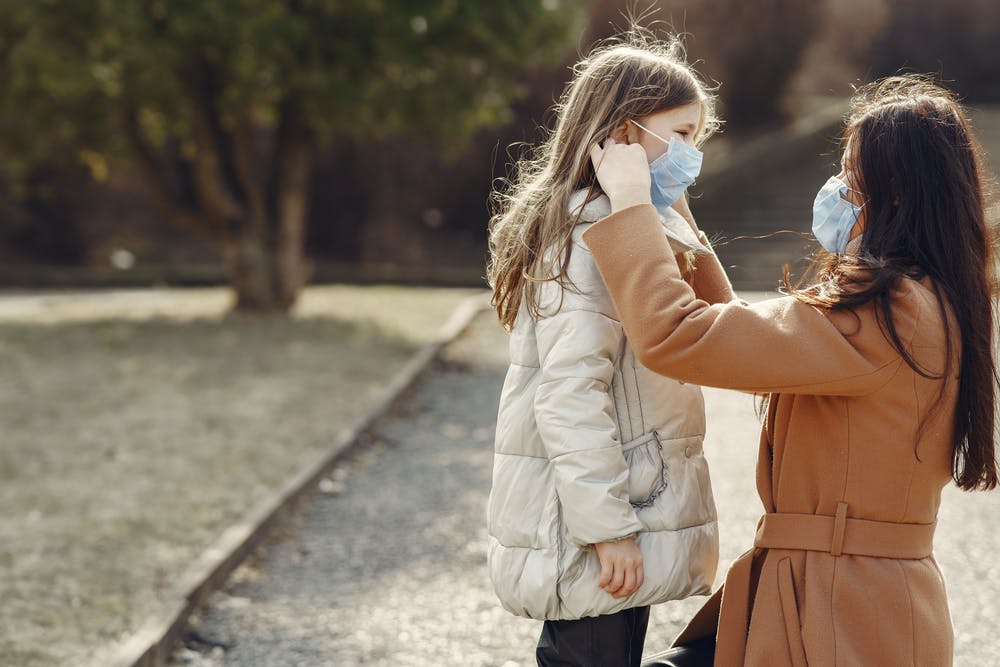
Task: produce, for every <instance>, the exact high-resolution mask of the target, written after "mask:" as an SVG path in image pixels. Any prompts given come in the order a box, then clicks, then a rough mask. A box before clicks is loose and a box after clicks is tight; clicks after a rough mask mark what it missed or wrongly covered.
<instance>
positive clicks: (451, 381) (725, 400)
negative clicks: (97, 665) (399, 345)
mask: <svg viewBox="0 0 1000 667" xmlns="http://www.w3.org/2000/svg"><path fill="white" fill-rule="evenodd" d="M506 359H507V356H506V336H505V335H504V334H503V333H502V331H500V330H499V328H498V327H497V326H496V325H495V319H494V318H493V317H492V315H491V314H489V313H486V314H484V315H483V316H481V317H480V318H479V319H478V320H477V321H476V322H475V324H474V325H473V327H472V328H471V329H470V330H469V331H468V332H467V334H466V335H465V336H463V337H462V338H460V339H459V340H458V341H456V342H455V343H453V344H452V345H450V346H449V347H448V348H447V349H446V351H445V353H444V355H443V356H442V359H441V361H440V362H438V363H437V364H436V366H435V367H434V369H433V370H432V372H430V373H428V374H427V375H426V376H425V377H424V379H423V380H422V381H421V382H420V383H419V385H418V386H417V387H416V388H415V389H414V390H413V391H412V392H411V394H410V395H409V396H408V397H407V399H406V400H404V401H402V402H401V405H400V407H399V408H397V410H396V412H395V413H394V414H392V415H390V416H389V417H387V418H385V419H384V420H382V422H381V423H380V424H379V425H378V428H377V429H376V432H375V434H374V437H373V439H372V441H371V442H369V443H366V444H365V445H364V446H362V447H359V448H358V449H357V450H356V452H355V454H354V455H353V456H352V458H351V460H349V461H347V462H345V463H344V465H343V466H342V467H341V468H340V469H339V470H338V471H336V472H335V473H334V475H332V479H331V480H329V481H328V482H326V483H325V484H323V485H322V488H323V489H324V491H321V492H318V493H317V494H316V495H315V496H314V497H313V499H312V500H310V501H309V503H308V504H307V505H306V506H304V507H303V509H302V510H301V511H300V512H299V513H298V515H297V516H296V517H295V518H294V519H293V520H291V521H290V522H289V523H288V524H287V525H286V526H285V528H284V529H283V534H281V535H276V536H274V538H273V539H272V540H271V541H270V542H269V543H268V544H267V545H265V546H264V547H263V548H262V549H261V550H260V551H259V553H258V554H256V556H255V557H254V558H252V559H251V561H250V562H247V563H245V564H244V565H243V566H242V567H241V568H240V569H239V570H237V572H236V573H235V574H234V576H233V578H232V579H231V580H230V581H229V582H228V584H227V586H226V589H225V590H224V591H220V592H219V593H217V594H216V595H215V596H214V598H213V600H212V603H211V605H210V607H209V608H208V609H207V610H205V611H204V613H203V614H202V615H201V616H200V617H198V618H195V619H193V620H194V622H193V624H192V632H191V639H190V641H189V643H188V648H185V649H181V650H180V651H178V653H177V654H176V656H175V663H174V664H176V665H180V664H188V665H200V666H203V667H208V666H213V667H214V666H222V665H240V666H253V667H257V666H276V667H277V666H281V667H286V666H289V665H303V666H306V665H309V666H311V665H337V666H350V665H374V666H389V665H392V666H394V667H395V666H399V665H410V666H414V667H417V666H419V667H425V666H426V667H430V666H431V665H433V666H435V667H438V666H442V665H462V666H477V665H480V666H485V665H496V666H503V667H514V666H516V665H532V664H534V662H533V649H534V644H535V641H536V639H537V634H538V631H539V627H540V623H538V622H536V621H530V620H526V619H521V618H517V617H514V616H511V615H509V614H507V613H506V612H505V611H503V610H502V609H501V608H500V606H499V604H498V603H497V602H496V600H495V598H494V596H493V592H492V590H491V588H490V584H489V579H488V576H487V572H486V532H485V525H484V517H485V505H486V498H487V494H488V493H489V487H490V473H491V464H492V451H491V450H492V437H493V428H494V425H495V421H496V407H497V400H498V397H499V393H500V387H501V384H502V382H503V376H504V372H505V370H506ZM706 399H707V403H708V410H709V424H710V428H709V434H708V438H707V440H706V452H707V454H708V456H709V458H710V461H711V465H712V474H713V480H714V484H715V492H716V496H717V500H718V505H719V512H720V516H721V530H722V556H723V562H722V563H721V567H722V568H725V567H726V566H727V565H728V563H729V559H732V558H733V557H735V556H736V555H738V554H739V553H740V552H742V551H743V550H744V549H745V547H746V545H748V544H749V543H750V541H751V536H752V533H753V527H754V525H755V523H756V517H757V516H758V514H759V502H758V501H757V499H756V494H755V490H754V474H753V465H754V456H755V453H756V431H757V428H758V422H757V419H756V417H755V416H754V413H753V403H752V398H751V397H749V396H745V395H742V394H737V393H734V392H727V391H718V390H706ZM998 526H1000V492H998V493H994V494H973V495H969V494H961V493H960V492H958V491H957V490H953V489H949V491H948V493H946V496H945V501H944V506H943V507H942V511H941V527H940V529H939V531H938V537H937V545H938V551H937V553H938V560H939V562H940V564H941V567H942V569H943V570H944V572H945V577H946V578H947V580H948V583H949V592H950V595H951V600H952V615H953V618H954V622H955V629H956V642H957V654H956V664H957V665H998V664H1000V633H997V632H996V630H997V628H998V627H1000V605H998V603H997V598H998V595H1000V559H998V558H997V557H996V554H997V553H998V548H1000V531H997V527H998ZM722 571H724V569H723V570H722ZM698 602H699V600H689V601H684V602H679V603H671V604H665V605H660V606H658V607H656V608H654V610H653V614H652V620H651V623H650V631H649V635H648V639H647V643H646V645H647V653H652V652H655V651H657V650H660V649H662V648H665V647H666V645H667V644H668V642H669V641H670V639H671V638H672V637H673V635H674V634H675V633H676V631H677V630H678V628H679V627H680V626H681V624H682V623H683V621H684V619H685V618H687V617H688V616H689V615H690V614H691V613H692V611H693V609H694V608H695V607H696V606H697V604H698Z"/></svg>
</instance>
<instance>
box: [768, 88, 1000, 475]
mask: <svg viewBox="0 0 1000 667" xmlns="http://www.w3.org/2000/svg"><path fill="white" fill-rule="evenodd" d="M844 140H845V141H844V144H845V146H847V147H848V149H849V155H848V157H849V158H850V160H851V162H852V167H853V169H852V172H853V178H854V181H855V182H854V183H852V184H851V185H852V188H854V189H856V190H858V191H860V193H861V194H862V196H863V198H864V211H865V227H864V234H863V235H862V240H861V247H860V249H859V251H858V253H857V255H854V256H837V255H831V256H828V257H827V258H825V259H824V260H822V262H821V263H819V264H817V265H816V267H815V271H816V274H815V275H816V276H817V277H818V280H817V281H816V282H815V283H814V284H812V285H811V286H809V287H807V288H804V289H793V288H791V286H789V285H788V284H787V278H786V287H788V289H789V291H790V292H791V293H792V294H793V295H794V296H795V297H796V298H798V299H799V300H801V301H804V302H806V303H810V304H813V305H817V306H822V307H827V308H834V309H853V308H856V307H858V306H862V305H864V304H867V303H869V302H873V303H874V305H875V312H876V315H877V317H878V321H879V325H880V326H881V327H882V329H883V331H884V332H885V333H886V335H887V336H888V337H889V339H890V340H891V341H892V343H893V345H894V346H895V348H896V349H897V350H898V351H899V353H900V355H901V356H902V357H903V359H904V360H905V361H906V363H907V364H909V365H910V367H911V368H913V369H914V371H916V372H917V373H920V374H921V375H923V376H924V377H933V378H940V377H944V375H945V374H950V373H953V372H954V363H955V361H956V355H958V356H959V360H958V363H959V369H958V370H959V388H958V402H957V406H956V412H955V425H954V445H953V455H952V476H953V478H954V479H955V483H956V484H958V486H960V487H961V488H962V489H964V490H974V489H992V488H995V487H996V486H997V482H998V471H997V459H996V451H995V448H994V443H993V433H994V419H995V413H994V401H995V400H996V396H997V392H996V388H997V385H998V377H997V369H996V366H995V363H994V360H993V355H992V350H991V336H992V334H993V331H994V322H993V306H992V296H993V294H992V292H994V290H995V288H996V283H995V277H994V271H995V264H994V261H995V257H994V256H993V247H992V246H993V241H994V239H993V234H992V233H991V230H990V229H989V226H988V224H987V220H986V201H985V192H984V181H986V179H985V177H984V170H983V158H982V153H981V150H980V148H979V145H978V143H977V142H976V140H975V138H974V137H973V135H972V131H971V128H970V126H969V123H968V120H967V119H966V117H965V114H964V113H963V111H962V108H961V107H960V106H959V104H958V103H957V102H956V100H955V98H954V97H953V96H952V94H951V93H950V92H948V91H947V90H945V89H943V88H941V87H940V86H937V85H935V84H934V83H932V82H931V81H930V80H929V79H928V78H926V77H920V76H914V75H907V76H896V77H890V78H887V79H883V80H881V81H877V82H875V83H873V84H869V85H868V86H865V87H864V88H861V89H860V90H859V91H858V92H857V94H856V95H855V97H854V100H853V104H852V113H851V116H850V119H849V120H848V124H847V129H846V131H845V134H844ZM925 276H926V277H929V278H930V279H931V281H932V284H933V286H934V290H935V293H936V296H937V301H938V306H939V308H940V310H941V315H942V319H943V321H944V323H945V326H946V327H947V330H946V337H947V340H948V341H949V349H948V353H947V364H946V366H945V371H944V374H942V375H932V374H931V373H930V372H929V371H927V370H926V369H924V368H921V367H920V366H919V364H917V363H916V361H915V360H914V359H913V357H912V356H911V355H910V353H909V352H908V351H907V350H906V348H905V346H904V345H903V342H902V341H901V340H900V338H899V335H898V333H897V331H896V325H895V321H894V319H893V315H892V289H893V288H894V287H895V286H896V284H897V283H898V281H899V280H900V279H901V278H903V277H909V278H914V279H921V278H923V277H925ZM948 306H950V307H951V311H952V313H953V314H954V323H955V324H956V325H957V328H958V332H957V333H958V339H959V340H960V341H961V348H960V353H959V352H958V350H959V348H957V347H956V346H955V345H952V344H951V343H950V341H952V340H955V333H956V332H955V331H953V330H952V325H951V324H949V318H948V315H947V308H948Z"/></svg>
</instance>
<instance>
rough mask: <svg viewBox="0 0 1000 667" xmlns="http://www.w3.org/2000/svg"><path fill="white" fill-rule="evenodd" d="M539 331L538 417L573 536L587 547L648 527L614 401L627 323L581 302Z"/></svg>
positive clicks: (546, 321)
mask: <svg viewBox="0 0 1000 667" xmlns="http://www.w3.org/2000/svg"><path fill="white" fill-rule="evenodd" d="M553 288H554V289H556V290H558V289H559V288H558V286H556V285H555V283H545V288H544V290H545V291H550V290H552V289H553ZM557 298H558V297H557ZM535 332H536V337H537V342H538V358H539V365H540V367H541V379H540V384H539V386H538V389H537V392H536V394H535V420H536V422H537V425H538V432H539V434H540V435H541V438H542V442H543V443H544V446H545V451H546V453H547V455H548V457H549V460H550V461H551V462H552V470H553V472H554V475H555V484H556V491H557V493H558V495H559V501H560V504H561V506H562V512H563V520H564V522H565V524H566V527H567V528H568V529H569V532H570V535H571V536H572V538H573V540H574V541H576V542H577V543H579V544H581V545H585V544H595V543H597V542H605V541H609V540H613V539H615V538H619V537H624V536H626V535H629V534H631V533H635V532H638V531H640V530H641V529H642V524H641V523H640V522H639V520H638V518H637V517H636V514H635V510H634V509H633V508H632V506H631V504H630V503H629V499H628V474H629V473H628V467H627V465H626V463H625V457H624V455H623V454H622V448H621V442H620V439H619V432H618V426H617V422H616V421H615V418H614V405H613V403H612V399H611V383H612V380H613V377H614V368H615V358H616V356H617V354H618V349H619V344H620V342H621V340H622V336H623V335H624V333H623V331H622V328H621V324H620V323H619V322H617V321H616V320H614V319H613V318H611V317H609V316H608V315H607V314H604V313H602V312H598V311H591V310H586V309H582V308H579V307H577V306H574V307H569V308H563V309H560V310H559V311H558V312H557V313H556V314H554V315H551V316H545V317H541V318H540V319H539V320H538V321H537V323H536V324H535Z"/></svg>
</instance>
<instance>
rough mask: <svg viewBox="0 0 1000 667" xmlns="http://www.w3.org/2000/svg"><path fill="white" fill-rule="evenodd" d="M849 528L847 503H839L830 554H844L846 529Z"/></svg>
mask: <svg viewBox="0 0 1000 667" xmlns="http://www.w3.org/2000/svg"><path fill="white" fill-rule="evenodd" d="M846 526H847V503H837V517H836V519H835V520H834V522H833V540H832V541H831V543H830V553H831V554H833V555H834V556H839V555H840V554H842V553H844V528H846Z"/></svg>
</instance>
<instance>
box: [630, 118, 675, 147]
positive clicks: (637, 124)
mask: <svg viewBox="0 0 1000 667" xmlns="http://www.w3.org/2000/svg"><path fill="white" fill-rule="evenodd" d="M628 122H630V123H632V124H633V125H635V126H636V127H638V128H639V129H641V130H643V131H645V132H648V133H649V134H651V135H653V136H654V137H656V138H657V139H659V140H660V141H662V142H663V143H665V144H666V145H667V146H669V145H670V142H669V141H667V140H666V139H664V138H663V137H661V136H660V135H658V134H657V133H656V132H653V131H652V130H650V129H649V128H647V127H643V126H642V125H639V123H637V122H635V121H634V120H632V119H631V118H630V119H629V121H628Z"/></svg>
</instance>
